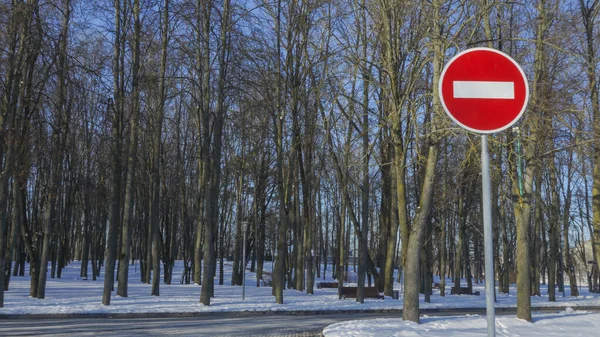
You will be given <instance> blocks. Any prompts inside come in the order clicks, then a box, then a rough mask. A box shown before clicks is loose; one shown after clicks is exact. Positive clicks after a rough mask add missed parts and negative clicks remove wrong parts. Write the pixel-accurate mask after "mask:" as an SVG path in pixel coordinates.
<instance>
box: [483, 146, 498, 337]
mask: <svg viewBox="0 0 600 337" xmlns="http://www.w3.org/2000/svg"><path fill="white" fill-rule="evenodd" d="M481 181H482V187H483V189H482V195H481V198H482V199H483V246H484V247H485V307H486V313H487V331H488V337H495V336H496V313H495V308H494V264H493V263H494V249H493V240H492V202H491V187H490V185H491V184H490V156H489V153H488V136H487V135H482V136H481Z"/></svg>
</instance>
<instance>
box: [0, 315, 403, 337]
mask: <svg viewBox="0 0 600 337" xmlns="http://www.w3.org/2000/svg"><path fill="white" fill-rule="evenodd" d="M378 317H399V314H398V313H394V314H389V313H376V314H364V313H363V314H333V315H310V316H309V315H301V316H296V315H269V316H242V317H227V316H225V317H219V316H216V315H215V316H212V315H211V316H210V317H202V316H200V317H164V318H156V317H154V318H80V317H77V318H56V319H55V318H52V319H28V318H17V319H11V318H3V319H0V336H14V337H17V336H211V337H215V336H224V337H225V336H320V334H321V332H322V331H323V329H324V328H325V327H326V326H328V325H330V324H333V323H337V322H341V321H345V320H354V319H369V318H378Z"/></svg>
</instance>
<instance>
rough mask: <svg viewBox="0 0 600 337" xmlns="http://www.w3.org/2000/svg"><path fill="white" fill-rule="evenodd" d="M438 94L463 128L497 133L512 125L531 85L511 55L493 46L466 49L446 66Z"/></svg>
mask: <svg viewBox="0 0 600 337" xmlns="http://www.w3.org/2000/svg"><path fill="white" fill-rule="evenodd" d="M439 94H440V98H441V101H442V106H443V107H444V110H445V111H446V113H447V114H448V115H449V116H450V118H452V119H453V120H454V121H455V122H456V123H458V124H459V125H460V126H462V127H463V128H465V129H467V130H469V131H473V132H477V133H484V134H489V133H494V132H498V131H502V130H504V129H507V128H509V127H510V126H511V125H513V124H514V123H515V122H516V121H517V120H519V118H520V117H521V115H522V114H523V112H524V111H525V107H526V106H527V101H528V100H529V86H528V85H527V78H526V77H525V73H524V72H523V69H521V67H520V66H519V65H518V64H517V62H515V60H513V59H512V58H511V57H510V56H508V55H506V54H504V53H502V52H500V51H498V50H495V49H490V48H473V49H467V50H465V51H463V52H461V53H459V54H458V55H456V56H454V57H453V58H452V59H451V60H450V61H449V62H448V63H447V64H446V66H445V67H444V70H443V71H442V75H441V77H440V83H439Z"/></svg>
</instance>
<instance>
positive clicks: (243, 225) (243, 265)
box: [242, 221, 248, 300]
mask: <svg viewBox="0 0 600 337" xmlns="http://www.w3.org/2000/svg"><path fill="white" fill-rule="evenodd" d="M242 231H244V247H243V250H242V252H243V253H242V300H245V299H246V232H248V221H242Z"/></svg>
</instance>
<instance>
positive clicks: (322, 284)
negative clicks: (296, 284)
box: [317, 282, 340, 289]
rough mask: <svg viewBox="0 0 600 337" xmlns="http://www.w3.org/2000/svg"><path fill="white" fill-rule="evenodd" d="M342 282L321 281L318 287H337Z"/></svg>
mask: <svg viewBox="0 0 600 337" xmlns="http://www.w3.org/2000/svg"><path fill="white" fill-rule="evenodd" d="M339 285H340V284H339V283H337V282H319V283H317V289H321V288H337V287H338V286H339Z"/></svg>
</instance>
